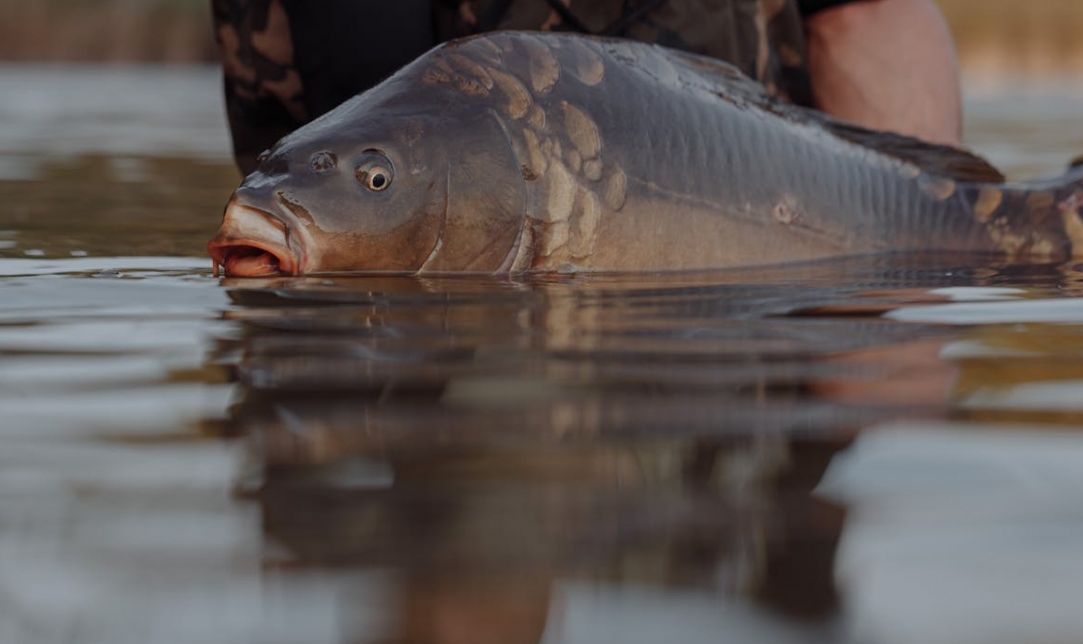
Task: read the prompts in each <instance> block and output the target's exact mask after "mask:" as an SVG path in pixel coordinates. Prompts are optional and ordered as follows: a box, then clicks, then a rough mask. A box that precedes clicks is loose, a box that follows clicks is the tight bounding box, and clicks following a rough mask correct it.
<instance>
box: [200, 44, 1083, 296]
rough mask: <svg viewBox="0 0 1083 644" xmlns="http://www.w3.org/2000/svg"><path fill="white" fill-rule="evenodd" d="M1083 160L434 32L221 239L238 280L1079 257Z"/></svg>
mask: <svg viewBox="0 0 1083 644" xmlns="http://www.w3.org/2000/svg"><path fill="white" fill-rule="evenodd" d="M1081 207H1083V168H1081V167H1078V166H1076V167H1073V168H1072V169H1070V170H1069V171H1068V172H1067V173H1066V174H1065V175H1064V176H1062V177H1060V178H1057V179H1051V180H1046V181H1041V182H1033V183H1026V184H1010V183H1006V182H1005V180H1004V177H1003V175H1001V173H1000V172H998V171H997V170H996V169H995V168H993V167H992V166H990V165H989V164H988V163H987V162H985V161H984V160H982V159H981V158H979V157H977V156H975V155H973V154H971V153H969V152H967V151H964V150H961V149H956V148H952V147H946V146H941V145H933V144H928V143H924V142H921V141H918V140H915V139H911V138H908V137H904V136H900V135H896V134H891V133H888V132H875V131H870V130H865V129H862V128H860V127H857V126H854V125H849V124H846V123H842V122H840V121H836V120H834V119H831V118H830V117H828V116H825V115H823V114H821V113H818V112H815V111H813V110H808V109H804V108H800V107H796V106H793V105H789V104H786V103H783V102H781V101H779V100H776V99H774V98H772V97H770V96H769V95H768V94H767V92H766V91H765V90H764V88H763V87H762V86H761V85H759V84H757V83H756V82H754V81H752V80H750V79H749V78H747V77H746V76H744V75H742V74H741V73H740V72H739V71H738V70H737V69H735V68H734V67H732V66H730V65H728V64H726V63H723V62H720V61H717V60H714V59H709V58H704V57H701V56H697V55H694V54H689V53H684V52H679V51H675V50H670V49H666V48H664V47H661V46H658V45H651V44H643V43H637V42H630V41H624V40H615V39H603V38H592V37H587V36H581V35H571V34H555V33H544V34H543V33H529V32H494V33H491V34H485V35H482V36H474V37H472V38H467V39H463V40H458V41H452V42H449V43H446V44H443V45H441V46H438V47H436V48H435V49H433V50H431V51H430V52H428V53H427V54H425V55H423V56H422V57H420V58H419V59H417V60H416V61H414V62H413V63H411V64H409V65H408V66H406V67H405V68H403V69H402V70H400V71H399V72H398V73H396V74H395V75H393V76H391V77H390V78H388V79H387V80H385V81H384V82H383V83H381V84H380V85H377V86H376V87H374V88H372V89H370V90H369V91H367V92H364V93H362V94H360V95H358V96H356V97H355V98H353V99H351V100H349V101H347V102H346V103H344V104H342V105H341V106H339V107H338V108H336V109H335V110H333V111H331V112H329V113H327V114H325V115H323V116H322V117H320V118H318V119H316V120H315V121H312V122H311V123H309V124H307V125H305V126H304V127H302V128H300V129H298V130H297V131H295V132H294V133H292V134H290V135H288V136H286V137H285V138H283V139H282V140H281V141H279V142H278V143H277V144H276V145H275V146H274V147H273V148H272V149H271V150H268V151H266V152H264V153H263V154H262V155H261V157H260V163H259V167H258V169H257V170H256V171H255V172H253V173H252V174H250V175H249V176H248V177H247V178H245V180H244V182H243V183H242V185H241V186H240V187H239V188H238V189H237V190H236V192H235V193H234V195H233V197H232V198H231V200H230V201H229V204H228V205H227V207H226V210H225V214H224V218H223V222H222V226H221V229H220V231H219V233H218V236H217V237H215V238H214V239H213V240H211V241H210V242H209V244H208V250H209V252H210V254H211V256H212V258H213V260H214V265H215V273H216V274H217V273H218V270H219V267H222V268H224V270H225V273H226V274H227V275H233V276H261V275H275V274H279V275H298V274H308V273H317V272H338V271H394V272H404V273H421V274H424V273H439V272H475V273H489V274H493V273H495V274H506V273H518V272H528V271H577V270H590V271H625V270H677V269H702V268H719V267H729V266H747V265H756V264H769V263H780V262H788V261H798V260H809V259H816V258H821V257H827V256H832V255H839V254H854V253H868V252H881V251H906V250H921V251H960V252H964V251H965V252H989V253H998V254H1002V255H1005V256H1008V257H1010V258H1014V259H1019V260H1021V261H1033V260H1041V261H1057V260H1064V259H1067V258H1070V257H1073V256H1076V255H1080V254H1083V219H1081V217H1080V208H1081Z"/></svg>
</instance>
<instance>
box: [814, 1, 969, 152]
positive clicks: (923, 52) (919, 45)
mask: <svg viewBox="0 0 1083 644" xmlns="http://www.w3.org/2000/svg"><path fill="white" fill-rule="evenodd" d="M805 30H806V36H807V41H808V63H809V72H810V75H811V79H812V93H813V98H814V99H815V101H816V106H817V107H818V108H819V109H821V110H823V111H825V112H827V113H828V114H831V115H833V116H836V117H838V118H842V119H845V120H848V121H853V122H855V123H858V124H860V125H864V126H866V127H871V128H875V129H880V130H891V131H894V132H899V133H901V134H908V135H910V136H916V137H918V138H922V139H925V140H928V141H933V142H936V143H946V144H949V145H959V143H960V142H961V138H962V108H961V99H960V90H959V72H958V68H957V66H956V62H955V49H954V46H953V44H952V39H951V33H950V31H949V30H948V27H947V24H946V23H945V22H944V18H943V16H942V15H941V14H940V11H939V10H938V9H937V8H936V6H935V5H934V4H933V3H932V1H931V0H869V1H867V2H853V3H849V4H845V5H841V6H839V7H835V8H832V9H827V10H825V11H821V12H819V13H817V14H814V15H812V16H810V17H809V18H808V19H807V20H806V21H805Z"/></svg>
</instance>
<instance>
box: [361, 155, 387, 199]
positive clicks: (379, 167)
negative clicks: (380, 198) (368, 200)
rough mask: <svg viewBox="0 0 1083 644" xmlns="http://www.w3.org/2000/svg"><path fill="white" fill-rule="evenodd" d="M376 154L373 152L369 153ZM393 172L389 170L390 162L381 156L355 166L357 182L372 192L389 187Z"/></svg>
mask: <svg viewBox="0 0 1083 644" xmlns="http://www.w3.org/2000/svg"><path fill="white" fill-rule="evenodd" d="M370 152H371V153H373V154H374V156H375V155H376V154H377V153H376V152H375V151H374V150H371V151H370ZM394 176H395V172H394V170H392V169H391V162H390V161H389V160H388V159H387V158H385V157H384V156H383V155H379V156H378V157H377V158H374V159H369V160H367V161H364V162H362V163H361V164H360V165H358V166H357V182H358V183H360V184H361V185H363V186H365V187H366V188H368V189H369V190H371V191H373V192H382V191H384V190H387V188H388V186H390V185H391V180H392V179H393V178H394Z"/></svg>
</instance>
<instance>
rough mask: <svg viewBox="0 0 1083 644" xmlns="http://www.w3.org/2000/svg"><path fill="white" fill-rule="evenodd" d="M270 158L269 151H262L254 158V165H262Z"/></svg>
mask: <svg viewBox="0 0 1083 644" xmlns="http://www.w3.org/2000/svg"><path fill="white" fill-rule="evenodd" d="M270 158H271V151H270V150H264V151H263V152H260V153H259V156H257V157H256V163H263V162H264V161H266V160H267V159H270Z"/></svg>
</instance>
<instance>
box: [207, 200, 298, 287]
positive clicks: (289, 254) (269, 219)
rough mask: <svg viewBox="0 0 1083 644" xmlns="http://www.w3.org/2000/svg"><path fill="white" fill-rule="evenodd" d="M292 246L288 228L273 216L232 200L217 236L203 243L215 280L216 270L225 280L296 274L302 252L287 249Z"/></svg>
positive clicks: (294, 241)
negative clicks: (220, 272) (226, 278)
mask: <svg viewBox="0 0 1083 644" xmlns="http://www.w3.org/2000/svg"><path fill="white" fill-rule="evenodd" d="M291 242H293V243H291ZM296 245H297V244H296V239H291V237H290V234H289V228H288V227H287V226H286V224H285V223H283V222H282V221H280V220H279V219H278V218H276V217H275V216H274V215H272V214H270V213H268V212H265V211H263V210H260V209H258V208H253V207H251V206H246V205H244V204H241V203H238V202H237V201H236V200H233V201H231V202H230V204H229V206H227V207H226V213H225V216H224V217H223V220H222V227H221V229H220V230H219V232H218V236H217V237H215V238H214V239H212V240H211V241H209V242H207V252H208V253H210V255H211V258H213V259H214V275H215V277H218V274H219V268H221V269H223V271H224V273H225V275H226V276H227V277H270V276H274V275H300V274H301V273H302V272H303V270H304V253H303V251H302V249H299V248H291V246H296Z"/></svg>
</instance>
